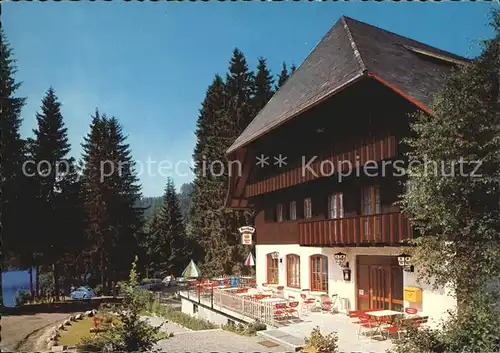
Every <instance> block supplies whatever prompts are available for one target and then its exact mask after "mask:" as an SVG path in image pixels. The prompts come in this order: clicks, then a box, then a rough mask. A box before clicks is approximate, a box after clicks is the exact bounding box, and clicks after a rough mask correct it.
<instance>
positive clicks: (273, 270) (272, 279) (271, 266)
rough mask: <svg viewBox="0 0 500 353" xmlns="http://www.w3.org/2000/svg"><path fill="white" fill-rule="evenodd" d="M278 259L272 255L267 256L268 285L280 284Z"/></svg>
mask: <svg viewBox="0 0 500 353" xmlns="http://www.w3.org/2000/svg"><path fill="white" fill-rule="evenodd" d="M278 261H279V260H278V259H273V258H272V256H271V254H267V283H274V284H278V282H279V277H278Z"/></svg>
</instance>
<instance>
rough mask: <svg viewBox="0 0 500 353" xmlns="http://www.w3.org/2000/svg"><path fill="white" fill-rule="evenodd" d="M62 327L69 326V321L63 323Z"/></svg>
mask: <svg viewBox="0 0 500 353" xmlns="http://www.w3.org/2000/svg"><path fill="white" fill-rule="evenodd" d="M63 325H64V326H71V321H70V320H66V321H64V324H63Z"/></svg>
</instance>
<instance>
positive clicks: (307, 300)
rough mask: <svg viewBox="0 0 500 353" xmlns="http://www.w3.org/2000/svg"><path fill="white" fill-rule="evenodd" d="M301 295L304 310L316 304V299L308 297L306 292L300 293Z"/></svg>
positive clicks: (306, 310)
mask: <svg viewBox="0 0 500 353" xmlns="http://www.w3.org/2000/svg"><path fill="white" fill-rule="evenodd" d="M300 297H301V298H302V312H308V311H310V310H311V309H312V308H313V307H314V306H315V305H316V300H315V299H314V298H308V297H307V295H306V294H305V293H300Z"/></svg>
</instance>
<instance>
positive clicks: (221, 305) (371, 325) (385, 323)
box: [180, 280, 426, 352]
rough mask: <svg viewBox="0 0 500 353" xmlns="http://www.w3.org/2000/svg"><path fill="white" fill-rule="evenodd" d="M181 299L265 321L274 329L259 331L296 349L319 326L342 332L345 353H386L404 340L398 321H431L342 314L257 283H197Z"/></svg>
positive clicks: (322, 301)
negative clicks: (285, 296) (363, 352)
mask: <svg viewBox="0 0 500 353" xmlns="http://www.w3.org/2000/svg"><path fill="white" fill-rule="evenodd" d="M221 282H222V283H221ZM180 295H181V297H182V298H184V299H187V300H189V301H191V302H193V303H197V304H199V305H200V306H203V307H205V308H208V309H211V310H213V311H215V312H219V313H222V314H223V315H226V317H227V318H231V320H237V321H240V322H247V323H250V322H253V321H259V322H262V323H264V324H266V325H267V326H268V328H267V330H266V331H261V332H259V335H260V336H263V337H265V338H267V339H269V340H273V341H276V342H278V343H280V344H283V345H285V346H289V347H291V348H294V349H296V348H299V347H302V346H303V345H304V338H305V336H307V335H308V334H309V333H310V332H311V331H312V330H313V328H315V327H317V326H319V328H320V330H321V332H322V333H330V332H336V333H337V334H338V337H339V341H338V343H339V349H340V350H341V351H370V352H384V351H385V350H387V349H389V348H391V347H392V342H391V339H392V338H399V334H400V330H399V328H398V327H396V326H395V325H394V322H396V321H397V320H396V318H398V319H399V318H401V319H404V320H412V324H418V325H420V324H425V322H426V317H421V316H418V313H416V312H412V313H409V312H406V313H402V312H397V311H391V310H371V311H368V312H361V311H352V312H350V313H349V315H344V314H339V313H338V312H337V311H336V310H335V307H334V305H332V304H333V303H332V301H330V300H328V298H326V297H325V298H316V297H313V296H311V295H310V294H309V293H308V292H307V291H304V292H303V293H301V297H300V298H298V300H297V299H296V298H293V297H289V298H284V296H283V288H282V287H280V286H278V285H272V284H267V285H263V286H262V287H260V288H257V286H256V285H255V281H250V282H246V283H245V282H243V281H238V282H237V283H232V284H231V285H229V283H227V282H224V281H219V280H213V281H209V280H204V281H193V282H191V283H190V284H189V285H188V286H186V287H185V288H184V289H183V290H181V292H180ZM414 319H415V320H416V321H415V320H414Z"/></svg>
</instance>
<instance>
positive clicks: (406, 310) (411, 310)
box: [405, 308, 418, 315]
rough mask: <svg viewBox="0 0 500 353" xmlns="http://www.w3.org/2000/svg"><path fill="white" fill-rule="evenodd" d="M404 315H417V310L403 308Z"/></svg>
mask: <svg viewBox="0 0 500 353" xmlns="http://www.w3.org/2000/svg"><path fill="white" fill-rule="evenodd" d="M405 313H407V314H408V315H416V314H417V313H418V310H417V309H415V308H405Z"/></svg>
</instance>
